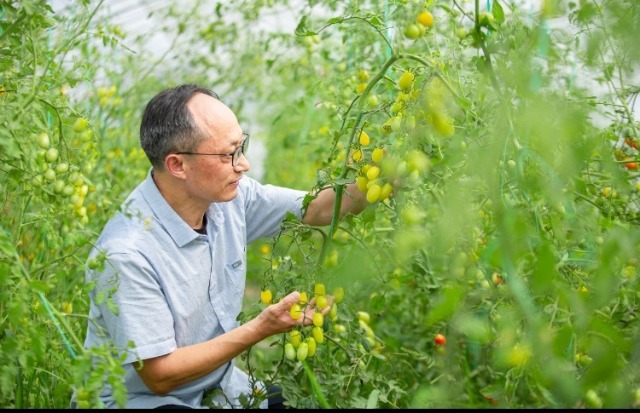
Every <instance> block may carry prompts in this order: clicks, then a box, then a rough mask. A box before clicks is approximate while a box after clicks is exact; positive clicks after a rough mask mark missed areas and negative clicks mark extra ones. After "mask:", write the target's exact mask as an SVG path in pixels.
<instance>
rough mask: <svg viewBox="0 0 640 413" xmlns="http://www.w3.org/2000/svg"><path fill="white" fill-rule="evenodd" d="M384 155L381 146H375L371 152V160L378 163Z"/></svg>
mask: <svg viewBox="0 0 640 413" xmlns="http://www.w3.org/2000/svg"><path fill="white" fill-rule="evenodd" d="M383 156H384V150H383V149H382V148H375V149H374V150H373V152H372V153H371V160H372V161H373V162H375V163H378V162H380V161H381V160H382V157H383Z"/></svg>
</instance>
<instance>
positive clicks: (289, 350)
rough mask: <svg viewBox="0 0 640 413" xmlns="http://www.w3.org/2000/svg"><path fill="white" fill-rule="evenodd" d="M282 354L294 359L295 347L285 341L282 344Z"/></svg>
mask: <svg viewBox="0 0 640 413" xmlns="http://www.w3.org/2000/svg"><path fill="white" fill-rule="evenodd" d="M284 356H285V357H286V358H287V359H288V360H295V359H296V349H295V348H294V347H293V344H291V343H286V344H285V345H284Z"/></svg>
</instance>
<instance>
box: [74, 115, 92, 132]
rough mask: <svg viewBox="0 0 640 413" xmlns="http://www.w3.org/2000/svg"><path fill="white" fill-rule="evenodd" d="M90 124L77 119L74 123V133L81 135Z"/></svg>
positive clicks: (82, 119)
mask: <svg viewBox="0 0 640 413" xmlns="http://www.w3.org/2000/svg"><path fill="white" fill-rule="evenodd" d="M87 125H89V122H88V121H87V120H86V119H85V118H77V119H76V121H75V122H74V123H73V131H74V132H75V133H80V132H82V131H83V130H85V129H86V128H87Z"/></svg>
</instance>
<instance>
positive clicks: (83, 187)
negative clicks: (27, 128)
mask: <svg viewBox="0 0 640 413" xmlns="http://www.w3.org/2000/svg"><path fill="white" fill-rule="evenodd" d="M87 131H89V132H91V131H90V129H88V121H87V120H86V119H85V118H82V117H78V118H76V119H75V120H74V123H73V126H72V130H71V133H72V134H73V135H76V136H81V137H84V136H87V135H88V136H89V138H90V137H91V134H87ZM82 139H84V138H82ZM32 140H33V142H34V143H35V145H36V146H37V147H38V150H37V152H36V157H35V159H34V164H33V167H34V168H35V169H36V170H37V171H39V172H40V173H38V174H37V175H35V176H34V177H33V180H32V184H33V185H36V186H38V187H42V188H44V189H45V190H46V191H47V192H48V193H49V194H51V195H53V196H52V197H50V198H49V199H50V201H52V202H60V203H64V202H66V205H67V206H68V208H69V209H70V210H72V211H73V212H74V215H75V216H76V217H77V218H79V222H80V223H82V224H86V223H87V222H88V215H87V208H86V207H85V206H84V200H85V197H86V195H87V194H88V193H89V192H90V190H91V188H90V187H89V185H88V184H86V183H85V178H84V176H83V175H82V173H81V172H80V168H79V167H78V166H76V165H73V164H72V163H71V160H70V159H68V158H67V159H65V158H63V156H64V155H68V154H69V152H66V151H65V152H63V153H61V152H60V149H58V148H59V147H63V148H64V147H65V146H63V145H61V142H60V139H58V138H57V137H56V138H55V139H53V138H52V137H51V136H50V135H49V134H48V133H47V132H46V131H43V132H40V133H37V134H34V135H33V136H32ZM88 164H90V162H88ZM85 166H88V165H85Z"/></svg>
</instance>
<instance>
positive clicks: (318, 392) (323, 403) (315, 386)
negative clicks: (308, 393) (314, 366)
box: [300, 360, 331, 409]
mask: <svg viewBox="0 0 640 413" xmlns="http://www.w3.org/2000/svg"><path fill="white" fill-rule="evenodd" d="M300 363H302V366H303V367H304V372H305V373H306V374H307V378H308V379H309V384H310V385H311V389H312V390H313V394H314V395H315V396H316V399H318V403H320V407H322V408H323V409H330V408H331V406H330V405H329V402H328V401H327V399H326V397H324V393H322V389H321V388H320V383H318V379H316V376H315V374H313V371H312V370H311V367H309V364H308V363H307V360H302V361H301V362H300Z"/></svg>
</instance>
